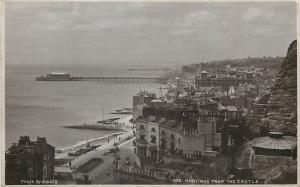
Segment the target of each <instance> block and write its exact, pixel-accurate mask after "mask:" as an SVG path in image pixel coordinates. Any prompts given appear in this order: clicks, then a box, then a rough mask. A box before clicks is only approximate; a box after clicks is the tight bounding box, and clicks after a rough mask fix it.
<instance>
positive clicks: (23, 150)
mask: <svg viewBox="0 0 300 187" xmlns="http://www.w3.org/2000/svg"><path fill="white" fill-rule="evenodd" d="M54 150H55V148H54V147H53V146H51V145H49V144H48V143H47V141H46V138H45V137H38V138H37V141H35V142H33V141H31V140H30V138H29V136H21V137H20V140H19V142H18V143H14V144H13V145H12V146H11V147H10V148H9V149H8V152H6V153H5V181H6V184H22V182H21V180H31V179H32V180H35V179H36V180H37V179H40V180H42V179H53V177H54V157H55V155H54Z"/></svg>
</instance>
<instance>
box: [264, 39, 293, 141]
mask: <svg viewBox="0 0 300 187" xmlns="http://www.w3.org/2000/svg"><path fill="white" fill-rule="evenodd" d="M266 110H267V114H266V116H265V118H263V119H262V120H261V123H262V126H264V127H266V128H268V129H269V130H271V131H279V132H282V133H285V134H287V135H294V136H296V134H297V41H296V40H295V41H293V42H292V43H291V44H290V46H289V48H288V52H287V55H286V58H285V60H284V61H283V62H282V64H281V70H280V72H279V75H278V79H277V80H276V83H275V85H274V87H273V88H272V90H271V95H270V97H269V99H268V101H267V106H266Z"/></svg>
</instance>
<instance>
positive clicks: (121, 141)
mask: <svg viewBox="0 0 300 187" xmlns="http://www.w3.org/2000/svg"><path fill="white" fill-rule="evenodd" d="M130 119H131V116H126V117H123V118H121V119H119V120H118V123H121V124H124V126H123V127H124V129H126V130H127V132H125V133H123V134H121V135H117V136H113V137H110V138H108V139H106V141H104V142H102V145H101V146H100V147H98V148H96V149H95V150H93V151H90V152H87V153H85V154H82V155H80V156H78V157H76V158H75V159H74V160H72V161H71V164H70V163H66V164H65V165H64V167H68V168H70V170H72V171H73V179H75V178H82V177H83V175H88V176H89V179H90V180H93V179H95V178H96V177H97V176H99V175H101V174H102V173H106V170H107V169H109V168H110V167H111V164H112V162H113V160H114V157H113V156H112V154H111V153H108V154H106V155H105V154H104V153H105V152H108V151H109V149H111V148H114V147H115V146H114V143H117V144H118V148H120V149H121V148H122V147H124V146H125V145H131V147H132V141H133V139H134V138H135V137H134V133H133V131H134V129H132V124H131V123H130V122H129V120H130ZM108 140H109V141H108ZM125 147H126V146H125ZM126 150H127V149H126ZM131 151H132V153H133V150H131ZM126 152H128V151H126ZM60 155H64V154H60ZM92 158H101V159H102V160H103V163H102V164H100V165H99V166H97V167H96V168H94V169H92V170H91V171H89V172H88V173H81V172H75V171H76V169H77V168H79V167H80V166H82V165H84V164H85V163H86V162H88V161H89V160H90V159H92Z"/></svg>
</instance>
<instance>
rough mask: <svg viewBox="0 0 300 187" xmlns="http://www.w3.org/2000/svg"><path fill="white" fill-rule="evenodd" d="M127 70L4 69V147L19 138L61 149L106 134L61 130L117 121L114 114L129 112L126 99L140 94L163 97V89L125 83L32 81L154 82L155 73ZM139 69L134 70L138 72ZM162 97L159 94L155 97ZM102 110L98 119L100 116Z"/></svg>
mask: <svg viewBox="0 0 300 187" xmlns="http://www.w3.org/2000/svg"><path fill="white" fill-rule="evenodd" d="M130 68H135V67H129V66H117V67H116V66H109V65H106V66H103V65H102V66H101V65H90V66H84V65H72V64H69V65H6V67H5V146H6V148H5V149H6V150H7V149H8V148H9V147H10V146H11V145H12V143H14V142H18V140H19V137H20V136H30V139H31V140H33V141H35V140H36V139H37V137H38V136H40V137H46V140H47V142H48V143H49V144H50V145H53V146H54V147H55V148H56V149H64V148H68V147H71V146H74V145H76V144H79V143H82V142H84V141H87V140H88V139H95V138H100V137H104V136H106V135H108V134H109V133H112V132H108V131H99V130H98V131H95V130H79V129H69V128H64V127H62V126H63V125H74V124H84V123H95V122H96V121H98V120H102V119H103V118H104V119H108V118H115V117H121V116H120V115H114V114H110V113H111V112H113V111H114V110H116V109H121V108H132V98H133V96H134V95H136V94H137V93H138V92H139V91H141V90H147V91H150V92H154V93H156V94H157V95H158V96H160V95H161V94H165V91H166V90H164V89H160V87H163V86H164V85H160V84H146V83H144V84H142V83H140V84H128V83H112V82H101V81H76V82H72V81H53V82H51V81H50V82H48V81H36V80H35V78H36V77H38V76H40V75H41V74H46V73H49V72H68V73H70V74H71V75H73V76H120V77H121V76H123V77H126V76H128V77H157V76H161V75H163V74H165V73H166V72H164V71H161V70H143V69H139V70H137V71H128V69H130ZM138 68H140V67H138ZM161 92H162V93H161ZM103 110H104V116H103Z"/></svg>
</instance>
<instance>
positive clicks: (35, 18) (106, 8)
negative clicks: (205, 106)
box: [5, 1, 296, 66]
mask: <svg viewBox="0 0 300 187" xmlns="http://www.w3.org/2000/svg"><path fill="white" fill-rule="evenodd" d="M5 18H6V19H5V50H6V53H5V54H6V57H5V59H6V64H83V65H93V64H100V65H119V64H123V65H124V64H125V65H129V66H130V65H147V66H150V65H153V66H157V65H158V66H160V65H164V66H170V65H172V64H190V63H200V62H205V61H210V60H222V59H236V58H245V57H247V56H248V55H249V56H252V57H263V56H285V55H286V51H287V48H288V45H289V43H290V42H291V41H293V40H295V39H296V3H295V2H253V3H237V2H235V3H229V2H227V3H224V2H222V3H220V2H215V3H207V2H196V3H195V2H194V3H191V2H190V3H178V2H177V3H175V2H173V3H170V2H168V3H163V2H155V3H154V2H152V3H150V2H148V3H145V2H143V3H141V2H16V1H15V2H9V1H7V2H6V16H5Z"/></svg>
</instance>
